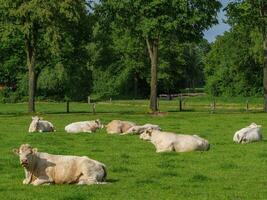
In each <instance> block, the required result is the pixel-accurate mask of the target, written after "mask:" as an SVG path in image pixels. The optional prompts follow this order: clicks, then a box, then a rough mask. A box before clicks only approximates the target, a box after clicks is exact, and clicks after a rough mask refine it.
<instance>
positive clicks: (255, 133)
mask: <svg viewBox="0 0 267 200" xmlns="http://www.w3.org/2000/svg"><path fill="white" fill-rule="evenodd" d="M260 140H262V134H261V125H257V124H255V123H252V124H250V125H249V126H247V127H245V128H242V129H240V130H239V131H237V132H235V134H234V137H233V141H234V142H236V143H242V144H245V143H249V142H256V141H260Z"/></svg>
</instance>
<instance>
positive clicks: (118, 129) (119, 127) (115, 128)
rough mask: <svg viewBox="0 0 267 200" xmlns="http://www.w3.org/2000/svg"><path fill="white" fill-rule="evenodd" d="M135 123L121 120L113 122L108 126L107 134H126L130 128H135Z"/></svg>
mask: <svg viewBox="0 0 267 200" xmlns="http://www.w3.org/2000/svg"><path fill="white" fill-rule="evenodd" d="M135 125H136V124H135V123H134V122H129V121H121V120H112V121H111V122H110V123H108V124H107V125H106V128H107V133H109V134H116V133H124V132H126V131H127V130H128V129H129V128H131V127H133V126H135Z"/></svg>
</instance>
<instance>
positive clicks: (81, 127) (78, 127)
mask: <svg viewBox="0 0 267 200" xmlns="http://www.w3.org/2000/svg"><path fill="white" fill-rule="evenodd" d="M103 127H104V126H103V125H102V124H101V122H100V120H99V119H97V120H94V121H82V122H74V123H71V124H69V125H67V126H65V131H66V132H68V133H82V132H85V133H92V132H95V131H96V130H97V129H99V128H103Z"/></svg>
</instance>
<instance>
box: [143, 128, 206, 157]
mask: <svg viewBox="0 0 267 200" xmlns="http://www.w3.org/2000/svg"><path fill="white" fill-rule="evenodd" d="M140 139H143V140H149V141H151V142H152V143H153V144H154V146H155V147H156V152H157V153H159V152H170V151H176V152H190V151H207V150H209V146H210V145H209V142H208V141H207V140H205V139H203V138H201V137H199V136H197V135H183V134H175V133H171V132H161V131H158V130H152V129H147V130H146V131H145V132H143V133H142V134H141V135H140Z"/></svg>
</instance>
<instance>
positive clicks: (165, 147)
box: [156, 143, 174, 153]
mask: <svg viewBox="0 0 267 200" xmlns="http://www.w3.org/2000/svg"><path fill="white" fill-rule="evenodd" d="M156 149H157V150H156V152H157V153H161V152H170V151H174V147H173V144H172V143H167V144H166V143H159V144H157V145H156Z"/></svg>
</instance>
